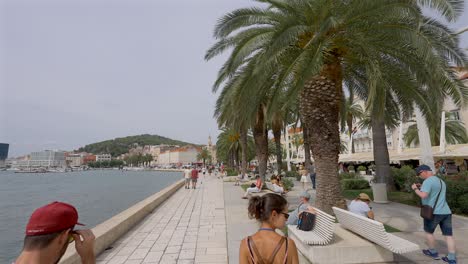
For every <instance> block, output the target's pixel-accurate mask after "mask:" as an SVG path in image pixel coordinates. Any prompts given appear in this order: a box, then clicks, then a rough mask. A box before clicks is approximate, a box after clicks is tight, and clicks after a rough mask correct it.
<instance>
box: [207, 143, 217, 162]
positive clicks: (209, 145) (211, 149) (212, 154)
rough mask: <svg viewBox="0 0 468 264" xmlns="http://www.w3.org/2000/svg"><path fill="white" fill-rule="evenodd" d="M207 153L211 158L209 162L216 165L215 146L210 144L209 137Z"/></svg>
mask: <svg viewBox="0 0 468 264" xmlns="http://www.w3.org/2000/svg"><path fill="white" fill-rule="evenodd" d="M207 149H208V152H209V153H210V156H211V162H212V163H213V164H216V163H218V159H217V156H216V145H213V144H212V142H211V136H208V146H207Z"/></svg>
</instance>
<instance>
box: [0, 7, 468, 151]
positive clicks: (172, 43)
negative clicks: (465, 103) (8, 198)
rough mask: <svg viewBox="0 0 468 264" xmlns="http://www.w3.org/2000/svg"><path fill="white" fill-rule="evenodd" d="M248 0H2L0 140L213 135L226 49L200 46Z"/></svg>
mask: <svg viewBox="0 0 468 264" xmlns="http://www.w3.org/2000/svg"><path fill="white" fill-rule="evenodd" d="M251 3H252V2H251V1H249V0H166V1H163V0H152V1H145V0H0V12H1V13H0V142H6V143H10V156H18V155H23V154H28V153H29V152H31V151H37V150H43V149H64V150H72V149H76V148H78V147H80V146H84V145H86V144H89V143H93V142H97V141H101V140H106V139H112V138H115V137H123V136H128V135H137V134H147V133H148V134H158V135H161V136H166V137H170V138H173V139H178V140H183V141H187V142H193V143H198V144H206V142H207V138H208V135H211V136H212V137H213V139H214V140H215V138H216V136H217V133H218V132H217V125H216V122H215V120H214V119H213V117H212V116H213V109H214V102H215V100H216V95H214V94H212V93H211V86H212V84H213V81H214V79H215V77H216V73H217V71H218V69H219V67H220V65H221V64H222V62H223V60H224V58H225V56H222V57H218V58H216V59H214V60H212V61H210V62H205V61H204V59H203V56H204V53H205V51H206V50H207V48H209V47H210V45H211V44H213V43H214V39H213V38H212V32H213V28H214V25H215V23H216V20H217V19H218V18H219V17H220V16H222V15H223V14H225V13H226V12H228V11H231V10H233V9H235V8H240V7H246V6H249V5H251ZM465 5H467V4H465ZM467 8H468V7H467ZM467 8H465V9H467ZM466 14H467V12H466V11H465V15H464V16H463V17H462V18H460V19H459V21H458V23H456V24H455V25H454V28H461V27H463V26H468V16H467V15H466ZM463 38H464V39H463V47H468V33H466V34H465V35H464V36H463Z"/></svg>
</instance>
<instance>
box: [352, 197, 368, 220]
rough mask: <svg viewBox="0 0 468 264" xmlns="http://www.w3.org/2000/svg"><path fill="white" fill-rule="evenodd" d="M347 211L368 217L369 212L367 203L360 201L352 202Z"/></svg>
mask: <svg viewBox="0 0 468 264" xmlns="http://www.w3.org/2000/svg"><path fill="white" fill-rule="evenodd" d="M348 210H349V211H350V212H352V213H355V214H358V215H362V216H364V217H368V216H367V213H368V212H369V211H370V207H369V205H368V204H367V203H365V202H363V201H360V200H352V201H351V203H350V204H349V206H348Z"/></svg>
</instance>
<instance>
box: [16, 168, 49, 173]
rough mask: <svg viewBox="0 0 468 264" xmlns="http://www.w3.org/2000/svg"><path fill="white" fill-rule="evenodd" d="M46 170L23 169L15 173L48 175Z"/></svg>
mask: <svg viewBox="0 0 468 264" xmlns="http://www.w3.org/2000/svg"><path fill="white" fill-rule="evenodd" d="M47 172H48V171H47V169H46V168H35V169H23V170H17V171H15V173H47Z"/></svg>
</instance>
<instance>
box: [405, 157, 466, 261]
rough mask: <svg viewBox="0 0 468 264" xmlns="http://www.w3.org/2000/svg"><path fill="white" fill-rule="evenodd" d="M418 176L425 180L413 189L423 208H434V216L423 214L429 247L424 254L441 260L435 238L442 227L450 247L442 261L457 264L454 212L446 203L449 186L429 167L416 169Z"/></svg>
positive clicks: (414, 185) (412, 186)
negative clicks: (453, 227) (438, 228)
mask: <svg viewBox="0 0 468 264" xmlns="http://www.w3.org/2000/svg"><path fill="white" fill-rule="evenodd" d="M416 174H417V175H418V176H419V177H420V178H422V179H423V180H424V181H423V184H422V185H420V184H417V183H413V185H411V188H412V189H413V190H414V192H415V193H416V194H417V195H418V196H419V197H420V198H421V201H422V204H423V206H430V207H432V208H433V214H430V213H429V214H428V215H427V214H423V213H422V214H421V215H422V216H424V232H426V241H427V245H428V246H429V248H428V249H424V250H423V251H422V252H423V254H424V255H426V256H428V257H431V258H433V259H440V257H439V253H438V252H437V250H436V248H435V247H436V243H435V237H434V231H435V229H436V228H437V226H440V229H441V230H442V235H443V236H444V237H445V241H446V242H447V247H448V254H447V256H445V257H442V260H443V261H445V262H447V263H449V264H456V263H457V259H456V254H455V240H454V238H453V230H452V211H451V210H450V207H449V206H448V204H447V201H446V193H447V186H446V185H445V182H444V181H443V180H441V179H440V178H438V177H437V176H435V175H434V174H433V172H432V170H431V168H430V167H429V166H427V165H421V166H419V167H418V168H416Z"/></svg>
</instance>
